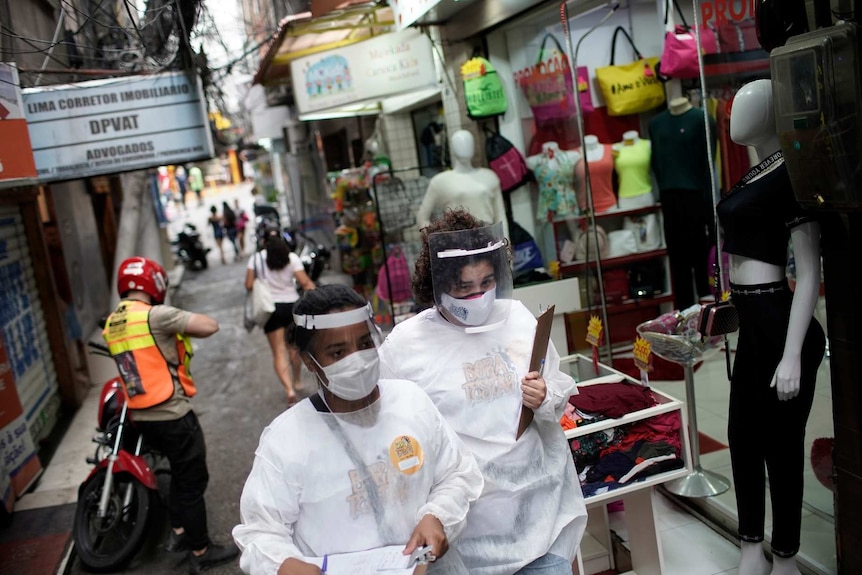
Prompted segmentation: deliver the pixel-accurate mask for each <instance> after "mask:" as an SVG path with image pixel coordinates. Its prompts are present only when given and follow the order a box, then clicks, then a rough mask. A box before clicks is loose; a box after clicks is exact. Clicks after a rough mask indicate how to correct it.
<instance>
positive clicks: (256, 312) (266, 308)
mask: <svg viewBox="0 0 862 575" xmlns="http://www.w3.org/2000/svg"><path fill="white" fill-rule="evenodd" d="M257 260H259V261H260V267H261V273H260V275H258V273H257ZM265 270H266V263H265V262H264V261H263V257H262V256H261V255H260V252H258V253H257V257H256V261H255V263H254V284H252V288H251V309H252V317H254V322H255V323H256V324H257V325H259V326H260V327H263V326H264V325H265V324H266V322H267V321H269V316H271V315H272V312H274V311H275V302H274V301H273V300H272V292H271V291H270V290H269V285H267V283H266V281H264V279H263V278H264V276H265V275H266V272H265Z"/></svg>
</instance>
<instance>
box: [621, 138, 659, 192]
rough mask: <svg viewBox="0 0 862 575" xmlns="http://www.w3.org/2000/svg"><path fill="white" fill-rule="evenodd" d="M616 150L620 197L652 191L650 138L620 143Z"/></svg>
mask: <svg viewBox="0 0 862 575" xmlns="http://www.w3.org/2000/svg"><path fill="white" fill-rule="evenodd" d="M615 150H616V158H615V160H614V167H615V168H616V171H617V175H618V176H619V181H620V184H619V196H620V199H623V198H635V197H638V196H643V195H646V194H650V193H652V176H651V174H650V159H651V155H652V152H651V150H652V146H651V145H650V142H649V140H643V139H639V140H637V141H636V142H635V143H634V144H631V145H626V144H618V145H617V146H616V148H615Z"/></svg>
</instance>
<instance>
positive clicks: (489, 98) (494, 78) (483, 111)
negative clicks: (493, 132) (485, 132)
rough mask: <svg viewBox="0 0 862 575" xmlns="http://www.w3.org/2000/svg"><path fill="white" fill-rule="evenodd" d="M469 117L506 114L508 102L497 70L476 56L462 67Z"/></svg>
mask: <svg viewBox="0 0 862 575" xmlns="http://www.w3.org/2000/svg"><path fill="white" fill-rule="evenodd" d="M461 78H462V79H463V82H464V84H463V85H464V99H465V100H466V104H467V115H468V116H470V117H471V118H473V119H480V118H491V117H493V116H499V115H501V114H505V113H506V108H507V106H508V101H507V100H506V92H505V91H504V90H503V82H502V81H501V80H500V76H499V75H498V74H497V70H495V69H494V66H493V65H491V62H489V61H488V60H487V59H486V58H483V57H481V56H479V55H478V54H477V55H475V56H474V57H473V58H470V59H469V60H467V61H466V62H464V64H462V65H461Z"/></svg>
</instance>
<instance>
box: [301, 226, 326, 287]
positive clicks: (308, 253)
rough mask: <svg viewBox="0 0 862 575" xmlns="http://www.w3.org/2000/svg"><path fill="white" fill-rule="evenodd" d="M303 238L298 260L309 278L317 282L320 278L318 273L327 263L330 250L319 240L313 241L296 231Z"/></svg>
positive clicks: (320, 272) (321, 271)
mask: <svg viewBox="0 0 862 575" xmlns="http://www.w3.org/2000/svg"><path fill="white" fill-rule="evenodd" d="M298 234H299V235H300V237H302V238H303V240H304V241H303V244H302V248H301V249H300V250H299V260H300V261H301V262H302V267H304V268H305V273H307V274H308V277H310V278H311V281H313V282H317V281H318V280H319V279H320V274H322V273H323V270H325V269H326V267H327V266H328V265H329V258H330V256H331V252H330V251H329V248H327V247H326V246H325V245H323V244H322V243H320V242H314V240H312V239H311V238H309V237H308V236H306V235H305V234H302V233H301V232H298Z"/></svg>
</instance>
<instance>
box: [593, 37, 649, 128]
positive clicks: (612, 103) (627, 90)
mask: <svg viewBox="0 0 862 575" xmlns="http://www.w3.org/2000/svg"><path fill="white" fill-rule="evenodd" d="M620 32H622V33H623V36H625V38H626V40H628V42H629V44H630V45H631V47H632V49H633V50H634V52H635V55H636V56H637V60H635V61H634V62H631V63H630V64H620V65H617V64H616V63H615V62H616V43H617V36H618V34H619V33H620ZM657 63H658V58H656V57H652V58H644V57H643V55H642V54H641V53H640V51H639V50H638V49H637V46H635V44H634V42H633V41H632V39H631V36H629V33H628V32H626V30H625V28H623V27H622V26H617V27H616V30H614V36H613V39H612V40H611V64H610V66H605V67H603V68H596V78H597V79H598V81H599V87H600V88H601V90H602V96H604V98H605V103H606V104H607V106H608V116H626V115H628V114H640V113H641V112H646V111H648V110H652V109H654V108H657V107H658V106H661V105H662V104H663V103H664V101H665V94H664V86H663V85H662V83H661V81H660V80H659V79H658V76H657V75H656V72H655V67H656V64H657Z"/></svg>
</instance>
